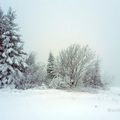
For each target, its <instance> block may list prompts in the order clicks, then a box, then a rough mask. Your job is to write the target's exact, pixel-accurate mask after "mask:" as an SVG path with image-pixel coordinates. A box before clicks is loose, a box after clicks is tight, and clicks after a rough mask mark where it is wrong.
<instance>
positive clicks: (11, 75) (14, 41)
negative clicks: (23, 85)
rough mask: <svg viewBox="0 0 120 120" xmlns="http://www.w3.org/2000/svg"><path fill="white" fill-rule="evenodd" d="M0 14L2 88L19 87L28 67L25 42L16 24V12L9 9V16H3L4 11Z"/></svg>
mask: <svg viewBox="0 0 120 120" xmlns="http://www.w3.org/2000/svg"><path fill="white" fill-rule="evenodd" d="M0 14H1V15H0V23H1V24H0V86H1V87H2V86H5V85H9V84H12V85H15V87H17V86H18V85H19V83H20V79H22V77H23V73H24V72H25V69H26V66H27V65H26V63H25V56H24V55H25V53H24V51H23V42H22V41H21V38H20V35H19V34H18V26H17V24H16V23H15V19H16V15H15V12H14V11H12V9H11V8H9V10H8V13H7V14H5V15H4V14H2V10H0ZM3 18H4V19H3ZM3 26H4V27H3ZM3 28H4V29H3Z"/></svg>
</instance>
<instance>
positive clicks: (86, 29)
mask: <svg viewBox="0 0 120 120" xmlns="http://www.w3.org/2000/svg"><path fill="white" fill-rule="evenodd" d="M0 6H1V7H2V9H4V11H7V9H8V8H9V6H11V7H12V8H13V9H15V10H16V13H17V23H18V24H19V26H20V27H21V28H20V31H21V35H22V39H23V41H24V42H25V50H26V51H27V52H28V53H29V52H30V51H34V52H36V54H37V57H38V59H39V61H41V62H45V63H46V62H47V59H48V54H49V52H50V51H52V52H53V54H54V55H57V54H58V53H59V51H60V50H61V49H63V48H66V47H68V46H69V45H71V44H73V43H76V44H80V45H86V44H88V45H89V46H90V48H91V49H92V50H93V51H96V54H97V55H98V57H99V58H100V61H101V70H102V73H103V74H105V75H106V76H108V77H106V79H108V81H111V82H112V84H113V85H117V86H120V80H119V79H120V77H119V75H120V71H119V66H120V62H119V61H120V56H119V51H120V47H119V44H120V40H119V39H120V34H119V31H120V22H119V21H120V14H119V11H120V7H119V6H120V1H118V0H101V1H98V0H91V1H90V0H80V1H79V0H61V1H58V0H51V1H49V0H30V1H28V0H26V1H24V0H19V1H18V0H4V1H3V0H0ZM109 79H110V80H109ZM111 79H112V80H111Z"/></svg>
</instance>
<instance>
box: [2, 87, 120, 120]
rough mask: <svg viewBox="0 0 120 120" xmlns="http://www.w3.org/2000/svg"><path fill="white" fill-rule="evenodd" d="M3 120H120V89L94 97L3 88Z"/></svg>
mask: <svg viewBox="0 0 120 120" xmlns="http://www.w3.org/2000/svg"><path fill="white" fill-rule="evenodd" d="M0 120H120V88H111V90H109V91H102V90H101V91H99V93H94V94H92V93H87V92H69V91H68V92H67V91H66V92H65V91H60V90H25V91H19V90H7V89H3V90H0Z"/></svg>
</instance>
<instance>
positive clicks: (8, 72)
mask: <svg viewBox="0 0 120 120" xmlns="http://www.w3.org/2000/svg"><path fill="white" fill-rule="evenodd" d="M15 19H16V14H15V12H14V11H12V9H11V8H10V9H9V10H8V12H7V13H6V14H5V13H4V12H3V11H2V9H0V87H1V88H3V87H8V86H9V87H12V88H17V89H28V88H33V87H39V86H42V85H43V84H44V85H45V86H47V87H49V88H73V87H79V86H84V87H94V88H97V87H103V86H104V85H103V83H102V80H101V75H100V66H99V60H98V58H97V57H96V55H95V54H94V52H93V51H92V50H91V49H90V48H89V47H88V46H83V47H82V46H80V45H76V44H74V45H71V46H69V47H68V48H66V49H64V50H62V51H60V53H59V55H58V56H56V57H54V56H53V54H52V53H50V54H49V57H48V64H47V65H42V64H40V63H37V62H36V57H35V54H34V53H30V54H26V52H24V50H23V45H24V43H23V41H22V40H21V37H20V34H19V29H18V25H17V24H16V23H15Z"/></svg>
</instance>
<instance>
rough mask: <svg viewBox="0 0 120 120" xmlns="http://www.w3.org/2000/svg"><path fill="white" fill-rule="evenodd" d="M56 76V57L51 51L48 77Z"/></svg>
mask: <svg viewBox="0 0 120 120" xmlns="http://www.w3.org/2000/svg"><path fill="white" fill-rule="evenodd" d="M54 77H55V58H54V56H53V54H52V53H51V52H50V54H49V58H48V65H47V79H53V78H54Z"/></svg>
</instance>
